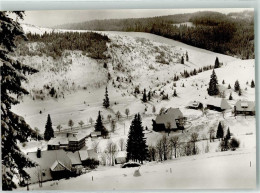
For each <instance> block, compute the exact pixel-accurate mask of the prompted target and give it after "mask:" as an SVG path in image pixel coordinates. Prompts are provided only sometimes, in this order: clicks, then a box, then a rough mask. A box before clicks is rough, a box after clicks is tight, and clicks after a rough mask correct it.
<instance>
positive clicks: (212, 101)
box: [207, 98, 231, 110]
mask: <svg viewBox="0 0 260 193" xmlns="http://www.w3.org/2000/svg"><path fill="white" fill-rule="evenodd" d="M207 105H211V106H214V107H219V108H221V109H222V110H226V109H231V106H230V105H229V104H228V102H227V100H226V99H224V98H209V99H208V101H207Z"/></svg>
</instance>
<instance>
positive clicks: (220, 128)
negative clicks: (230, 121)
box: [216, 122, 224, 139]
mask: <svg viewBox="0 0 260 193" xmlns="http://www.w3.org/2000/svg"><path fill="white" fill-rule="evenodd" d="M223 137H224V130H223V127H222V125H221V122H219V124H218V130H217V134H216V138H217V139H222V138H223Z"/></svg>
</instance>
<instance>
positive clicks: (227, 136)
mask: <svg viewBox="0 0 260 193" xmlns="http://www.w3.org/2000/svg"><path fill="white" fill-rule="evenodd" d="M230 138H231V134H230V130H229V128H228V129H227V134H226V140H229V139H230Z"/></svg>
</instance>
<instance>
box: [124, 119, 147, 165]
mask: <svg viewBox="0 0 260 193" xmlns="http://www.w3.org/2000/svg"><path fill="white" fill-rule="evenodd" d="M126 151H127V160H133V161H139V162H141V163H143V161H144V160H146V158H147V155H148V147H147V145H146V138H145V137H144V129H143V126H142V120H141V116H140V114H137V115H135V117H134V119H133V121H132V123H131V125H130V130H129V134H128V139H127V148H126Z"/></svg>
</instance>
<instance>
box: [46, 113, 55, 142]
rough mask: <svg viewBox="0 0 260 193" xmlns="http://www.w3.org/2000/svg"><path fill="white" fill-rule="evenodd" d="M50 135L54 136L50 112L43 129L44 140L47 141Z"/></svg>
mask: <svg viewBox="0 0 260 193" xmlns="http://www.w3.org/2000/svg"><path fill="white" fill-rule="evenodd" d="M52 137H54V130H53V128H52V122H51V116H50V114H48V117H47V122H46V125H45V131H44V139H45V140H46V141H49V140H50V139H51V138H52Z"/></svg>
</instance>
